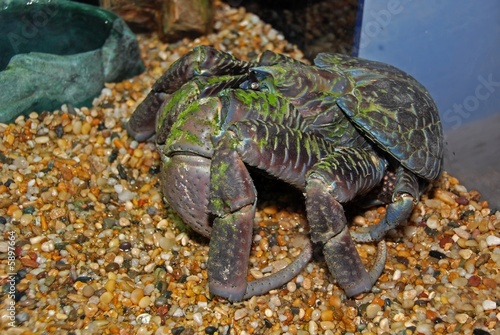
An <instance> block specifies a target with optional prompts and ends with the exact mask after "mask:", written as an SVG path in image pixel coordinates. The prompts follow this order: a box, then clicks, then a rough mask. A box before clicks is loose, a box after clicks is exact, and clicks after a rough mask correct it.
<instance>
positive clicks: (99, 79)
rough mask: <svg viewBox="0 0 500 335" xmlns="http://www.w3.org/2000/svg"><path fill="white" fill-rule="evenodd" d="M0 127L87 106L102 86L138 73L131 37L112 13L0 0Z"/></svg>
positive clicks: (51, 0) (40, 0) (61, 1)
mask: <svg viewBox="0 0 500 335" xmlns="http://www.w3.org/2000/svg"><path fill="white" fill-rule="evenodd" d="M0 31H1V32H2V34H0V122H11V121H13V120H14V119H15V118H16V117H17V116H19V115H21V114H25V115H26V114H29V113H31V112H32V111H44V110H45V111H51V110H53V109H56V108H60V106H61V105H62V104H71V105H74V106H82V105H88V104H89V103H90V102H91V101H92V99H93V98H94V97H96V96H97V95H98V94H99V93H100V91H101V89H102V88H103V86H104V83H105V82H114V81H121V80H124V79H126V78H130V77H132V76H135V75H137V74H139V73H141V72H142V71H143V70H144V65H143V63H142V60H141V58H140V52H139V47H138V44H137V39H136V37H135V35H134V34H133V33H132V32H131V31H130V29H129V28H128V27H127V25H126V24H125V22H124V21H123V20H122V19H121V18H120V17H118V16H117V15H115V14H114V13H112V12H110V11H107V10H104V9H101V8H99V7H95V6H90V5H86V4H81V3H78V2H73V1H65V0H0Z"/></svg>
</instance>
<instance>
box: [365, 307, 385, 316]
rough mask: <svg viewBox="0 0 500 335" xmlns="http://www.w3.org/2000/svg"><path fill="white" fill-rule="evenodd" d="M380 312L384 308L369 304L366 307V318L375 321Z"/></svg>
mask: <svg viewBox="0 0 500 335" xmlns="http://www.w3.org/2000/svg"><path fill="white" fill-rule="evenodd" d="M380 311H382V307H380V305H378V304H369V305H368V306H366V317H367V318H369V319H373V318H374V317H376V316H377V314H378V313H379V312H380Z"/></svg>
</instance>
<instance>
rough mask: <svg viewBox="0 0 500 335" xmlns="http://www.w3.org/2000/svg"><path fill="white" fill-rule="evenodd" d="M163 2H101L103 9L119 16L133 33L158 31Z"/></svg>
mask: <svg viewBox="0 0 500 335" xmlns="http://www.w3.org/2000/svg"><path fill="white" fill-rule="evenodd" d="M163 1H164V0H101V1H100V4H101V6H102V7H103V8H107V9H109V10H112V11H113V12H115V13H116V14H118V15H120V17H122V18H123V19H124V20H125V22H127V24H128V25H129V26H130V28H131V29H132V30H134V31H142V32H144V31H160V26H161V8H162V3H163Z"/></svg>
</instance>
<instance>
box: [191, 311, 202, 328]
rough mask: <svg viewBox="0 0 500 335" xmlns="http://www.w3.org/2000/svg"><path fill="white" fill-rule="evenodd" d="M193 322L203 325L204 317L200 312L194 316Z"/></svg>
mask: <svg viewBox="0 0 500 335" xmlns="http://www.w3.org/2000/svg"><path fill="white" fill-rule="evenodd" d="M193 321H194V322H196V323H197V324H198V325H200V326H201V325H202V324H203V317H202V315H201V313H200V312H198V313H194V314H193Z"/></svg>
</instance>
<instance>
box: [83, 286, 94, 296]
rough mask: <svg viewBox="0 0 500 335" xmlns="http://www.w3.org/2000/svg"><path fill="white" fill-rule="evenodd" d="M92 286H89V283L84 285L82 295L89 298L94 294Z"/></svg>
mask: <svg viewBox="0 0 500 335" xmlns="http://www.w3.org/2000/svg"><path fill="white" fill-rule="evenodd" d="M94 292H95V290H94V288H93V287H92V286H91V285H85V286H84V287H83V288H82V295H83V296H84V297H87V298H90V297H91V296H93V295H94Z"/></svg>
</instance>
